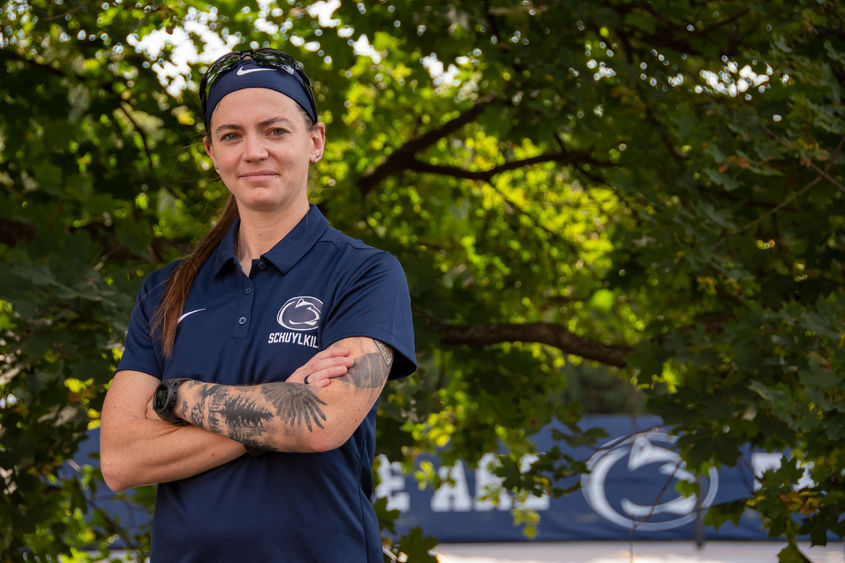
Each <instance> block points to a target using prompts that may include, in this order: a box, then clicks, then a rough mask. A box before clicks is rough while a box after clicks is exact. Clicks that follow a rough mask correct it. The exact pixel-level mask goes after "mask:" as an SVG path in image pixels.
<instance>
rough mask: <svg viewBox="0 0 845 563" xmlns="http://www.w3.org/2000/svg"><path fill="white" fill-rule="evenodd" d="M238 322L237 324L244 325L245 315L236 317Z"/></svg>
mask: <svg viewBox="0 0 845 563" xmlns="http://www.w3.org/2000/svg"><path fill="white" fill-rule="evenodd" d="M238 324H239V325H245V324H246V317H241V318H239V319H238Z"/></svg>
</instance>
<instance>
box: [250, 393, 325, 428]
mask: <svg viewBox="0 0 845 563" xmlns="http://www.w3.org/2000/svg"><path fill="white" fill-rule="evenodd" d="M261 394H262V395H264V398H266V399H267V400H268V401H269V402H270V404H271V405H273V406H274V407H275V408H276V414H277V415H278V416H279V417H280V418H281V419H282V420H283V421H284V422H285V424H290V425H291V426H300V425H301V424H303V423H304V424H305V425H306V426H308V431H309V432H313V431H314V426H319V427H320V428H323V424H322V422H321V421H325V420H326V415H325V414H324V413H323V410H322V409H321V408H320V406H321V405H322V406H325V404H326V403H325V402H323V401H322V400H321V399H320V398H319V397H317V396H316V395H315V394H314V393H313V392H312V391H311V390H310V389H308V386H306V385H297V384H295V383H282V384H273V383H270V384H267V385H262V386H261ZM312 423H313V424H314V426H312Z"/></svg>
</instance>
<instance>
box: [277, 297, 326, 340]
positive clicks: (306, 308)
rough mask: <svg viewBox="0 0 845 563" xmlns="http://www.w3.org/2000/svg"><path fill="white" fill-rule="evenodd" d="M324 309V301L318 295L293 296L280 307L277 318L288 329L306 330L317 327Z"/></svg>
mask: <svg viewBox="0 0 845 563" xmlns="http://www.w3.org/2000/svg"><path fill="white" fill-rule="evenodd" d="M322 311H323V302H322V301H320V300H319V299H317V298H316V297H305V296H300V297H291V298H290V299H288V300H287V301H286V302H285V304H284V305H282V308H281V309H279V314H278V315H276V320H277V321H278V322H279V324H280V325H282V326H283V327H285V328H286V329H288V330H296V331H299V332H305V331H309V330H315V329H316V328H317V324H318V323H319V322H320V313H321V312H322Z"/></svg>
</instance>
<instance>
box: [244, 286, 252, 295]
mask: <svg viewBox="0 0 845 563" xmlns="http://www.w3.org/2000/svg"><path fill="white" fill-rule="evenodd" d="M244 293H246V294H247V295H249V294H250V293H252V288H251V287H248V288H246V289H245V290H244Z"/></svg>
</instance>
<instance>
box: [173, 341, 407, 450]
mask: <svg viewBox="0 0 845 563" xmlns="http://www.w3.org/2000/svg"><path fill="white" fill-rule="evenodd" d="M373 342H374V343H375V346H376V351H374V352H368V353H366V354H363V355H361V356H358V357H356V358H355V364H354V365H353V366H352V367H351V368H349V371H348V372H347V373H346V375H345V376H344V377H343V378H342V380H343V381H345V382H347V383H350V384H351V385H353V386H354V387H356V388H358V389H368V390H376V392H378V390H380V389H381V387H382V385H384V382H385V381H386V380H387V376H388V374H389V372H390V366H391V364H392V363H393V350H392V349H391V348H390V347H389V346H387V345H385V344H383V343H381V342H379V341H378V340H374V341H373ZM190 385H191V386H199V388H198V389H196V394H195V396H194V400H193V404H190V403H191V401H189V400H186V401H183V402H182V406H181V407H180V414H181V415H182V418H184V419H185V420H187V421H188V422H190V423H191V424H193V425H194V426H199V427H202V428H206V429H208V430H211V431H212V432H215V433H217V434H221V435H223V436H228V437H230V438H232V439H233V440H237V441H238V442H241V443H242V444H244V445H245V446H247V447H248V448H252V449H263V450H269V449H272V447H271V446H270V440H269V437H268V436H267V434H266V432H267V431H268V428H267V426H266V423H268V422H269V421H271V420H272V419H273V418H274V417H278V418H279V420H280V421H281V422H282V424H283V427H284V428H285V430H286V431H290V430H293V431H294V432H295V431H297V430H298V429H299V428H303V429H304V428H307V429H308V431H309V432H314V431H315V430H316V429H317V428H324V425H323V423H325V422H326V420H327V418H326V414H325V413H324V412H323V407H325V406H326V403H325V401H323V400H322V399H320V398H319V397H318V396H317V395H316V394H315V393H314V392H313V391H312V390H311V389H310V388H309V387H308V386H307V385H301V384H298V383H287V382H273V383H265V384H262V385H257V386H255V387H240V388H238V387H233V386H229V385H219V384H215V383H202V382H190Z"/></svg>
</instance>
